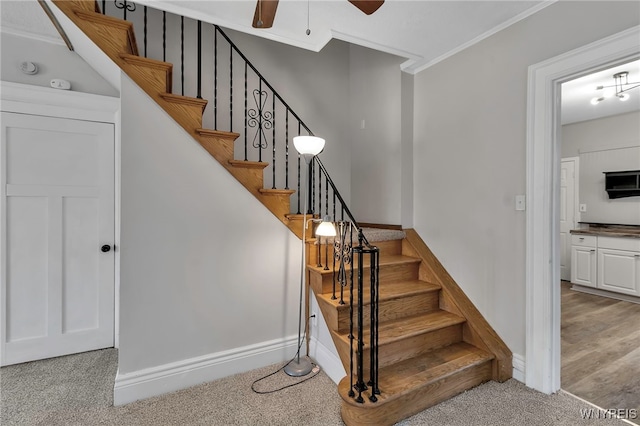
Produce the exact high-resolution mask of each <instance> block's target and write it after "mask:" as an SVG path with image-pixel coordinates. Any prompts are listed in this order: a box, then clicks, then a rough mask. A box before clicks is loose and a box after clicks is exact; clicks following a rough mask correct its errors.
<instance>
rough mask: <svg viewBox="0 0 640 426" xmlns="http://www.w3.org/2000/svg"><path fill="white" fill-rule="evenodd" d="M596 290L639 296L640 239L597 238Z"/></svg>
mask: <svg viewBox="0 0 640 426" xmlns="http://www.w3.org/2000/svg"><path fill="white" fill-rule="evenodd" d="M597 271H598V288H601V289H603V290H608V291H615V292H618V293H624V294H630V295H632V296H640V239H631V238H611V237H599V238H598V265H597Z"/></svg>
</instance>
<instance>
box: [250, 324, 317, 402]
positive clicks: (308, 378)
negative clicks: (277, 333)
mask: <svg viewBox="0 0 640 426" xmlns="http://www.w3.org/2000/svg"><path fill="white" fill-rule="evenodd" d="M314 316H315V315H311V316H310V317H309V318H307V321H306V323H305V326H304V336H303V338H302V339H301V340H300V345H298V350H297V351H296V354H295V355H294V356H293V358H291V359H290V360H289V361H288V362H287V363H285V364H284V365H283V366H282V367H280V368H279V369H277V370H276V371H274V372H273V373H269V374H267V375H266V376H264V377H261V378H259V379H257V380H255V381H254V382H253V383H251V390H252V391H254V392H255V393H257V394H260V395H265V394H269V393H275V392H279V391H281V390H283V389H287V388H290V387H293V386H297V385H299V384H301V383H304V382H306V381H308V380H311V379H313V378H314V377H316V376H317V375H318V374H319V373H320V367H318V365H317V364H315V363H313V362H312V363H311V365H313V369H312V370H311V371H312V372H314V374H313V375H312V376H309V377H307V378H305V379H304V380H300V381H299V382H296V383H291V384H289V385H286V386H282V387H281V388H278V389H273V390H268V391H259V390H256V388H255V385H256V384H257V383H259V382H261V381H263V380H264V379H267V378H269V377H271V376H273V375H275V374H278V373H279V372H281V371H282V370H284V369H285V367H286V366H287V365H289V364H291V363H292V362H293V360H294V359H296V358H297V357H298V356H299V354H300V348H302V344H303V343H304V341H305V339H306V336H307V330H308V329H309V320H310V319H311V318H313V317H314Z"/></svg>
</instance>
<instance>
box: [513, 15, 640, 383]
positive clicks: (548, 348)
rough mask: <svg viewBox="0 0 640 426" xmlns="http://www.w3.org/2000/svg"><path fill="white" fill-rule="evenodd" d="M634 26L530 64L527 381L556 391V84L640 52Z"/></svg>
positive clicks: (639, 30) (639, 36)
mask: <svg viewBox="0 0 640 426" xmlns="http://www.w3.org/2000/svg"><path fill="white" fill-rule="evenodd" d="M638 40H640V27H634V28H631V29H629V30H626V31H623V32H621V33H618V34H615V35H613V36H611V37H607V38H605V39H602V40H600V41H597V42H595V43H592V44H589V45H587V46H584V47H582V48H579V49H576V50H574V51H571V52H567V53H565V54H563V55H560V56H558V57H555V58H551V59H549V60H547V61H544V62H542V63H539V64H535V65H532V66H530V67H529V87H528V95H527V96H528V99H529V105H528V111H527V123H528V125H527V204H528V211H527V218H526V222H527V224H526V249H527V254H526V295H527V298H526V309H527V312H526V323H527V327H526V358H525V360H526V372H525V382H526V384H527V386H529V387H532V388H534V389H537V390H539V391H541V392H544V393H548V394H549V393H553V392H557V391H558V390H560V321H561V318H560V265H559V259H560V256H559V249H560V244H559V234H560V232H559V199H560V197H559V188H560V184H559V182H560V176H559V175H560V157H561V156H560V142H559V139H560V138H559V122H560V121H559V110H558V108H557V100H558V99H559V93H560V92H559V90H560V85H561V84H562V83H563V82H565V81H568V80H571V79H574V78H576V77H579V76H581V75H586V74H588V73H590V72H592V71H594V70H598V69H604V68H605V67H607V66H610V65H612V64H622V63H625V62H630V61H632V60H634V59H636V58H638V57H640V44H639V43H638Z"/></svg>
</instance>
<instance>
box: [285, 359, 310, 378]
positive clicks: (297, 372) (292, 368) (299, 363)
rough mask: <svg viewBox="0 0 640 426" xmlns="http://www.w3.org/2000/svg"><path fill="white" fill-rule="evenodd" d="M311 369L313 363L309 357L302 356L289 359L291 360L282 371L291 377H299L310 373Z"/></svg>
mask: <svg viewBox="0 0 640 426" xmlns="http://www.w3.org/2000/svg"><path fill="white" fill-rule="evenodd" d="M312 369H313V365H312V364H311V360H310V359H309V357H308V356H303V357H300V358H298V357H296V358H295V359H293V360H291V362H290V363H289V364H287V365H286V366H285V367H284V372H285V373H287V374H288V375H289V376H292V377H301V376H306V375H307V374H309V373H311V370H312Z"/></svg>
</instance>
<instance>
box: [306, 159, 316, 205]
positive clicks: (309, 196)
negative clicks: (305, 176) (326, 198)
mask: <svg viewBox="0 0 640 426" xmlns="http://www.w3.org/2000/svg"><path fill="white" fill-rule="evenodd" d="M313 158H314V159H315V158H316V157H313ZM313 163H314V162H313V161H312V162H311V163H309V166H308V167H309V188H307V200H308V203H307V204H308V205H309V208H308V209H307V214H310V215H312V214H313V201H314V200H313V196H314V194H315V191H314V188H313V185H314V181H315V177H316V174H315V173H314V170H313Z"/></svg>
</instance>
